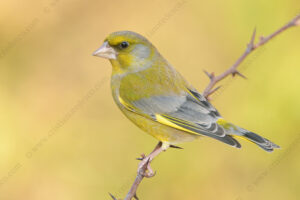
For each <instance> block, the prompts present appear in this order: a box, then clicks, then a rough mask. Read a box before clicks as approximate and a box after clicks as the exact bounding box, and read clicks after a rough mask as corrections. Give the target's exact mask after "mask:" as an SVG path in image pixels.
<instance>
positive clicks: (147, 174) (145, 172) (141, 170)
mask: <svg viewBox="0 0 300 200" xmlns="http://www.w3.org/2000/svg"><path fill="white" fill-rule="evenodd" d="M172 147H173V146H172ZM174 148H179V147H177V146H176V147H174ZM164 150H165V149H164V148H163V146H162V142H159V143H158V144H157V145H156V147H155V148H154V150H153V151H152V152H151V153H150V154H149V155H148V156H145V155H144V154H142V155H141V156H142V157H141V158H138V159H137V160H141V162H140V164H139V167H138V171H137V176H136V178H135V180H134V182H133V184H132V186H131V188H130V190H129V192H128V193H127V195H126V197H125V199H124V200H131V199H132V198H135V199H136V200H139V198H138V197H137V195H136V191H137V189H138V187H139V185H140V183H141V182H142V180H143V179H144V178H151V177H153V176H155V172H153V170H152V169H151V167H150V164H151V162H152V160H153V159H154V158H155V157H156V156H158V155H159V154H160V153H161V152H163V151H164ZM110 196H111V197H112V199H113V200H117V199H116V198H115V197H114V196H113V195H112V194H110Z"/></svg>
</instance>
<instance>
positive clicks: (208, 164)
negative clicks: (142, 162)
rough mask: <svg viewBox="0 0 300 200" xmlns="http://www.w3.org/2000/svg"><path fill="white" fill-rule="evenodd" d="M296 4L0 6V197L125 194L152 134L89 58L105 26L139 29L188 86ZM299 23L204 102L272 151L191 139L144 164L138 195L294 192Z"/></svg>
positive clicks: (240, 199)
mask: <svg viewBox="0 0 300 200" xmlns="http://www.w3.org/2000/svg"><path fill="white" fill-rule="evenodd" d="M299 12H300V2H299V0H287V1H282V0H272V1H271V0H265V1H260V0H253V1H239V0H230V1H222V0H217V1H197V0H178V1H172V0H164V1H158V0H153V1H138V0H135V1H121V0H115V1H103V0H100V1H99V0H98V1H95V0H94V1H83V0H81V1H80V0H72V1H71V0H49V1H48V0H43V1H26V2H25V1H21V0H3V1H1V2H0V24H1V31H0V82H1V83H0V158H1V165H0V199H3V200H20V199H24V200H25V199H26V200H41V199H42V200H53V199H55V200H86V199H93V200H96V199H110V197H109V196H108V192H111V193H113V194H114V195H115V196H117V197H124V196H125V194H126V193H127V191H128V190H129V188H130V185H131V184H132V182H133V180H134V177H135V175H136V169H137V164H138V163H137V161H135V158H136V157H138V156H139V154H140V153H143V152H144V153H148V152H150V151H151V150H152V149H153V147H154V146H155V144H156V141H155V139H153V138H152V137H151V136H148V135H147V134H145V133H143V132H142V131H141V130H139V129H138V128H137V127H135V125H133V124H132V123H131V122H129V121H128V120H127V119H126V118H125V117H124V116H123V115H122V114H121V112H120V111H119V110H118V108H117V106H116V105H115V104H114V102H113V99H112V97H111V92H110V81H109V77H110V73H111V66H110V63H109V62H108V61H106V60H104V59H100V58H97V57H92V56H91V54H92V52H93V51H94V50H95V49H96V48H98V47H99V46H100V45H101V43H102V41H103V39H104V38H105V37H106V36H107V35H108V34H109V33H110V32H113V31H118V30H132V31H136V32H139V33H141V34H143V35H145V36H147V37H148V39H149V40H151V41H152V42H153V43H154V44H155V46H156V47H157V48H158V49H159V50H160V52H161V53H162V54H163V55H164V57H165V58H167V59H168V61H169V62H170V63H172V64H173V65H174V66H175V67H176V68H177V69H178V70H179V71H180V72H181V73H182V74H183V75H184V76H185V77H186V79H188V80H189V81H190V82H191V83H192V84H193V85H194V86H195V87H196V88H198V89H199V91H202V90H203V89H204V87H205V86H206V84H207V83H208V79H207V77H206V76H205V75H204V73H203V71H202V70H203V69H206V70H208V71H214V72H216V73H217V74H218V73H220V72H222V71H224V70H225V69H226V68H228V67H229V66H230V65H231V64H233V63H234V61H235V60H236V59H237V58H238V57H239V56H240V55H241V53H242V52H243V51H244V49H245V47H246V43H247V42H248V41H249V38H250V36H251V33H252V31H253V29H254V27H257V32H258V35H266V34H269V33H271V32H273V31H274V30H276V29H277V28H279V27H280V26H282V25H283V24H285V23H286V22H287V21H289V20H290V19H291V18H292V17H294V16H295V15H296V14H297V13H299ZM299 36H300V27H297V28H293V29H291V30H289V31H287V32H284V33H283V34H281V35H280V36H278V37H277V38H276V39H274V40H272V41H271V42H270V43H268V44H267V45H266V46H265V47H263V48H261V49H259V50H257V51H256V52H255V53H253V54H252V55H250V56H249V57H248V58H247V60H246V61H245V62H244V63H243V64H242V65H241V66H240V71H241V72H242V73H243V74H244V75H246V76H247V77H248V80H244V79H242V78H239V77H237V78H234V79H232V78H227V79H226V80H224V81H223V82H222V85H223V88H222V89H221V90H220V91H219V92H217V93H216V94H215V95H214V96H212V103H213V104H214V105H215V106H216V107H217V108H218V110H219V111H220V112H221V113H222V115H223V116H224V117H225V118H226V119H227V120H229V121H231V122H234V123H236V124H239V125H240V126H242V127H245V128H247V129H249V130H252V131H254V132H257V133H259V134H261V135H263V136H265V137H266V138H269V139H271V140H272V141H274V142H275V143H277V144H279V145H280V146H281V147H282V149H280V150H278V151H275V152H274V153H272V154H269V153H266V152H264V151H262V150H261V149H260V148H258V147H257V146H255V145H252V144H250V143H247V142H244V141H241V142H242V145H243V148H242V149H240V150H237V149H234V148H231V147H229V146H226V145H224V144H222V143H220V142H217V141H214V140H212V139H208V138H203V139H202V140H199V141H195V142H192V143H186V144H183V145H182V147H184V150H174V149H170V150H168V151H167V152H166V153H163V154H162V155H160V157H158V158H157V159H156V160H155V161H154V162H153V165H152V166H153V168H154V169H155V170H157V176H155V177H154V178H152V179H148V180H145V181H143V183H142V185H141V187H140V189H139V191H138V194H139V196H140V198H141V199H145V200H146V199H149V200H150V199H151V200H153V199H172V200H182V199H187V200H188V199H222V200H223V199H224V200H247V199H289V200H294V199H299V195H300V190H299V188H300V178H299V177H300V170H299V169H300V161H299V155H298V152H299V150H300V145H299V143H300V129H299V127H300V126H299V120H300V103H299V102H300V90H299V86H300V78H299V74H300V37H299Z"/></svg>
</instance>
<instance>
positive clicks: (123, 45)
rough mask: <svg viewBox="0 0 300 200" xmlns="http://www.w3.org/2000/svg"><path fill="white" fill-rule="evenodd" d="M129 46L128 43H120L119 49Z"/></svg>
mask: <svg viewBox="0 0 300 200" xmlns="http://www.w3.org/2000/svg"><path fill="white" fill-rule="evenodd" d="M128 46H129V43H128V42H121V44H120V47H121V49H126V48H127V47H128Z"/></svg>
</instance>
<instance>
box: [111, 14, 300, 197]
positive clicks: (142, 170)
mask: <svg viewBox="0 0 300 200" xmlns="http://www.w3.org/2000/svg"><path fill="white" fill-rule="evenodd" d="M294 26H300V14H299V15H297V16H296V17H295V18H294V19H292V20H291V21H290V22H288V23H287V24H286V25H284V26H283V27H281V28H280V29H278V30H277V31H275V32H274V33H272V34H270V35H269V36H267V37H260V40H259V42H257V43H256V44H255V43H254V42H255V37H256V30H254V31H253V34H252V37H251V40H250V42H249V44H248V45H247V48H246V51H245V52H244V53H243V54H242V55H241V56H240V57H239V59H237V61H236V62H235V63H234V64H233V65H232V66H231V67H230V68H229V69H227V70H226V71H225V72H223V73H222V74H220V75H218V76H215V74H214V73H213V72H212V73H208V72H206V71H204V72H205V74H206V75H207V76H208V77H209V79H210V82H209V84H208V85H207V87H206V88H205V90H204V92H203V95H204V96H205V97H208V96H209V95H211V94H212V93H214V92H215V91H216V90H218V89H219V88H220V86H218V87H214V86H215V85H216V84H217V83H218V82H219V81H221V80H223V79H224V78H226V77H227V76H229V75H230V74H231V75H232V76H235V75H239V76H241V77H243V78H246V77H245V76H244V75H242V74H241V73H240V72H239V71H238V70H237V67H238V66H239V65H240V64H241V63H242V62H243V61H244V60H245V58H246V57H247V56H248V55H249V54H250V53H251V52H253V51H254V50H255V49H257V48H258V47H260V46H262V45H264V44H265V43H267V42H268V41H270V40H271V39H272V38H274V37H275V36H277V35H279V34H280V33H282V32H283V31H285V30H287V29H289V28H291V27H294ZM170 147H173V148H180V147H177V146H172V145H171V146H170ZM163 151H164V149H163V147H162V143H161V142H159V143H158V145H157V146H156V147H155V149H154V150H153V151H152V152H151V153H150V154H149V155H148V156H145V155H144V154H142V157H141V158H139V159H138V160H141V162H140V164H139V167H138V172H137V176H136V178H135V180H134V183H133V184H132V186H131V188H130V190H129V192H128V194H127V195H126V197H125V199H124V200H132V198H135V199H136V200H139V198H138V197H137V195H136V191H137V189H138V186H139V185H140V183H141V182H142V180H143V179H144V178H151V177H153V176H154V175H155V172H153V170H152V169H151V167H150V164H151V161H152V160H153V159H154V158H155V157H156V156H158V155H159V154H160V153H161V152H163ZM109 195H110V196H111V198H112V199H113V200H118V199H117V198H116V197H114V196H113V195H112V194H109ZM119 200H121V199H119Z"/></svg>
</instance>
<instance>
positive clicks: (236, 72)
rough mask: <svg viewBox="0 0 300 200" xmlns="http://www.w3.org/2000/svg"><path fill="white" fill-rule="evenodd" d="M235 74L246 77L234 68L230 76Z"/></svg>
mask: <svg viewBox="0 0 300 200" xmlns="http://www.w3.org/2000/svg"><path fill="white" fill-rule="evenodd" d="M235 75H238V76H240V77H242V78H244V79H247V77H246V76H244V75H243V74H242V73H241V72H239V71H237V70H235V71H234V72H232V76H233V77H234V76H235Z"/></svg>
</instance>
